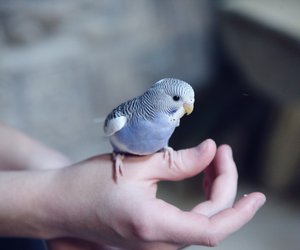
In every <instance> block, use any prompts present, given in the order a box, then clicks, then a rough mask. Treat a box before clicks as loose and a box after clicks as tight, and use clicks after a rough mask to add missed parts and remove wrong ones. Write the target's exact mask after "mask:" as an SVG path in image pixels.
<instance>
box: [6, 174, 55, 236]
mask: <svg viewBox="0 0 300 250" xmlns="http://www.w3.org/2000/svg"><path fill="white" fill-rule="evenodd" d="M55 175H56V173H55V171H5V172H1V173H0V198H1V203H0V221H1V225H0V236H9V237H31V238H43V239H47V238H52V237H55V235H59V234H60V232H59V228H58V227H57V226H56V225H55V224H54V223H53V221H54V220H53V218H54V216H55V215H53V214H49V213H48V212H47V211H46V209H45V204H47V203H51V202H55V201H53V200H52V197H51V195H52V194H51V190H52V189H53V188H52V187H53V184H52V180H53V179H54V178H55Z"/></svg>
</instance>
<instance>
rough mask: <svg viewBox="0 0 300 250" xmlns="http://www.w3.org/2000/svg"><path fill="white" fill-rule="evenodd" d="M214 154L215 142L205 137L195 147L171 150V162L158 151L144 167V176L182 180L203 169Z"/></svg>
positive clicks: (154, 178)
mask: <svg viewBox="0 0 300 250" xmlns="http://www.w3.org/2000/svg"><path fill="white" fill-rule="evenodd" d="M215 154H216V144H215V142H214V141H213V140H211V139H207V140H205V141H204V142H202V143H201V144H199V145H198V146H197V147H194V148H189V149H183V150H178V151H174V152H173V156H172V158H173V162H172V163H171V164H170V162H169V159H168V157H167V158H164V153H163V152H160V153H157V154H154V155H152V156H151V157H150V158H149V161H147V163H148V164H147V165H148V166H147V167H146V168H144V170H145V172H144V174H145V177H146V178H147V179H151V180H157V181H159V180H173V181H175V180H183V179H185V178H188V177H192V176H195V175H197V174H198V173H200V172H201V171H203V170H204V169H205V168H206V167H207V166H208V165H209V163H210V162H211V161H212V160H213V158H214V156H215Z"/></svg>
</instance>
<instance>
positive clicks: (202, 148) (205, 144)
mask: <svg viewBox="0 0 300 250" xmlns="http://www.w3.org/2000/svg"><path fill="white" fill-rule="evenodd" d="M207 145H208V140H205V141H204V142H202V143H200V144H199V145H198V146H197V149H198V151H199V152H201V151H204V150H205V149H206V148H207Z"/></svg>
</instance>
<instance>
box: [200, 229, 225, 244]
mask: <svg viewBox="0 0 300 250" xmlns="http://www.w3.org/2000/svg"><path fill="white" fill-rule="evenodd" d="M224 238H225V236H224V235H222V234H220V233H219V232H217V231H210V233H208V235H207V236H206V238H205V242H204V245H205V246H208V247H216V246H218V245H219V244H220V243H221V242H222V241H223V239H224Z"/></svg>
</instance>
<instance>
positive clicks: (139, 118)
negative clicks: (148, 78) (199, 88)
mask: <svg viewBox="0 0 300 250" xmlns="http://www.w3.org/2000/svg"><path fill="white" fill-rule="evenodd" d="M194 101H195V93H194V90H193V88H192V87H191V85H189V84H188V83H186V82H184V81H182V80H178V79H174V78H165V79H162V80H160V81H158V82H156V83H154V84H153V85H152V86H151V87H150V88H149V89H148V90H147V91H146V92H145V93H144V94H142V95H141V96H139V97H136V98H133V99H131V100H129V101H127V102H124V103H122V104H121V105H119V106H118V107H116V108H115V109H114V110H113V111H112V112H111V113H110V114H108V116H107V117H106V119H105V122H104V133H105V135H106V136H108V137H109V140H110V143H111V145H112V147H113V151H114V161H115V177H116V178H118V175H119V174H121V175H123V162H122V160H123V158H124V156H125V155H127V154H132V155H149V154H153V153H155V152H157V151H160V150H165V153H168V155H169V157H170V162H172V152H173V150H172V148H170V147H169V146H168V143H169V139H170V137H171V135H172V134H173V132H174V130H175V128H176V127H177V126H179V123H180V118H181V117H182V116H183V115H185V114H191V113H192V111H193V109H194Z"/></svg>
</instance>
